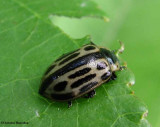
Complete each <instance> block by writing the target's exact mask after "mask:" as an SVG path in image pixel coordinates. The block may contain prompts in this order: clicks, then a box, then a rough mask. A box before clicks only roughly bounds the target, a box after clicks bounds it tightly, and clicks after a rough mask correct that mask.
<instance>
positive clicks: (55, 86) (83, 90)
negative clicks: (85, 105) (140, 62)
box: [39, 42, 125, 107]
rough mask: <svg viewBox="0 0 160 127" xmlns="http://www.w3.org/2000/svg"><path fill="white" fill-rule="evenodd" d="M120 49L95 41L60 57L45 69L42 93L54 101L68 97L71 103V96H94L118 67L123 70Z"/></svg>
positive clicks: (121, 48)
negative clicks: (103, 45)
mask: <svg viewBox="0 0 160 127" xmlns="http://www.w3.org/2000/svg"><path fill="white" fill-rule="evenodd" d="M120 44H121V47H120V49H118V50H113V51H111V50H109V49H107V48H103V47H102V48H101V47H98V46H97V45H95V44H94V43H93V42H91V43H89V44H86V45H84V46H82V47H81V48H79V49H77V50H75V51H72V52H70V53H67V54H64V55H62V56H61V57H59V58H58V59H57V60H55V62H53V64H52V65H51V66H50V67H49V68H48V69H47V71H46V72H45V74H44V76H43V78H42V83H41V86H40V89H39V94H40V95H42V96H44V97H46V98H49V99H51V100H55V101H66V102H68V107H71V105H72V102H71V101H72V100H74V99H76V98H78V97H81V96H85V95H86V96H85V97H86V98H92V97H93V96H94V95H95V94H96V92H95V88H97V87H99V86H100V85H102V84H103V83H106V82H109V81H111V80H115V79H116V77H117V76H116V74H115V72H116V71H120V70H123V68H125V66H120V62H119V59H118V54H119V53H122V52H123V50H124V45H123V43H122V42H120Z"/></svg>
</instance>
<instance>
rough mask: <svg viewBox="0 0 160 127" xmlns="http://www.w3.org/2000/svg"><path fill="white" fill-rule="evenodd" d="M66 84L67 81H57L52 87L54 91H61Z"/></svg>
mask: <svg viewBox="0 0 160 127" xmlns="http://www.w3.org/2000/svg"><path fill="white" fill-rule="evenodd" d="M66 85H67V81H62V82H59V83H57V84H56V85H55V86H54V88H53V89H54V90H55V91H63V90H65V88H66Z"/></svg>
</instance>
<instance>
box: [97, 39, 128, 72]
mask: <svg viewBox="0 0 160 127" xmlns="http://www.w3.org/2000/svg"><path fill="white" fill-rule="evenodd" d="M120 44H121V47H120V49H118V50H114V51H110V50H108V49H106V48H101V49H100V50H101V52H102V53H103V54H104V56H105V57H106V59H107V61H108V63H109V65H110V67H111V71H112V72H115V71H119V70H122V69H123V68H126V67H125V66H120V61H119V59H118V54H119V53H122V52H123V51H124V45H123V43H122V42H120Z"/></svg>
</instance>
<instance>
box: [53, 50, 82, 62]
mask: <svg viewBox="0 0 160 127" xmlns="http://www.w3.org/2000/svg"><path fill="white" fill-rule="evenodd" d="M78 50H79V49H77V50H75V51H72V52H69V53H66V54H63V55H62V56H60V57H59V58H58V59H57V60H56V61H55V62H58V61H60V60H62V59H63V58H66V57H68V56H69V55H71V54H73V53H75V52H77V51H78Z"/></svg>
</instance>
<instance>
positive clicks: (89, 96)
mask: <svg viewBox="0 0 160 127" xmlns="http://www.w3.org/2000/svg"><path fill="white" fill-rule="evenodd" d="M94 95H96V91H95V90H92V91H90V92H89V93H88V94H87V96H84V97H85V98H92V97H94Z"/></svg>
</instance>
